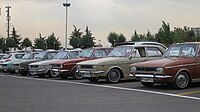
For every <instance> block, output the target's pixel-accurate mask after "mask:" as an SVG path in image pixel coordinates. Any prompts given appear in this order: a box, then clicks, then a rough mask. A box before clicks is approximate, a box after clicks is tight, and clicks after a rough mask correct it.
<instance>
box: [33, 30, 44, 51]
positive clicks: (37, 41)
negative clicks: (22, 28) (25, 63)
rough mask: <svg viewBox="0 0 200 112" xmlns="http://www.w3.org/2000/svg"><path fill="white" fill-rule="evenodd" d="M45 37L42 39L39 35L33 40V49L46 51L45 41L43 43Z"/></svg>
mask: <svg viewBox="0 0 200 112" xmlns="http://www.w3.org/2000/svg"><path fill="white" fill-rule="evenodd" d="M45 38H46V37H42V36H41V34H39V38H35V40H34V48H37V49H43V50H45V49H46V41H45Z"/></svg>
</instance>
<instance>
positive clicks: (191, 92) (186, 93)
mask: <svg viewBox="0 0 200 112" xmlns="http://www.w3.org/2000/svg"><path fill="white" fill-rule="evenodd" d="M195 93H200V90H198V91H190V92H184V93H179V94H177V95H189V94H195Z"/></svg>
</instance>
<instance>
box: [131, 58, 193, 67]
mask: <svg viewBox="0 0 200 112" xmlns="http://www.w3.org/2000/svg"><path fill="white" fill-rule="evenodd" d="M188 63H191V58H161V59H157V60H151V61H146V62H139V63H135V64H132V65H131V66H147V67H169V66H176V65H181V64H188Z"/></svg>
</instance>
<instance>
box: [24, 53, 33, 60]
mask: <svg viewBox="0 0 200 112" xmlns="http://www.w3.org/2000/svg"><path fill="white" fill-rule="evenodd" d="M31 57H32V54H31V53H27V54H25V55H24V56H23V57H22V60H28V59H31Z"/></svg>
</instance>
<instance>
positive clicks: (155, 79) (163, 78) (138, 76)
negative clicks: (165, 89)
mask: <svg viewBox="0 0 200 112" xmlns="http://www.w3.org/2000/svg"><path fill="white" fill-rule="evenodd" d="M129 76H130V77H135V78H136V79H138V80H140V81H141V80H142V79H145V78H147V79H152V80H153V82H160V83H162V82H163V83H165V82H166V83H167V82H171V79H172V76H170V75H162V74H137V73H136V74H132V73H131V74H129Z"/></svg>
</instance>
